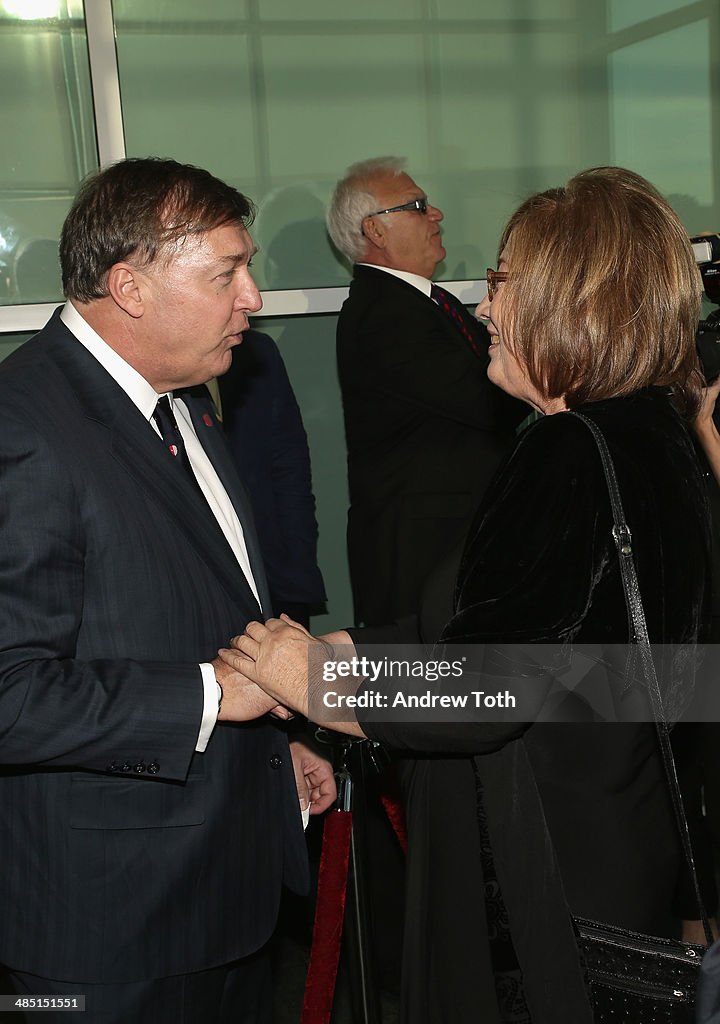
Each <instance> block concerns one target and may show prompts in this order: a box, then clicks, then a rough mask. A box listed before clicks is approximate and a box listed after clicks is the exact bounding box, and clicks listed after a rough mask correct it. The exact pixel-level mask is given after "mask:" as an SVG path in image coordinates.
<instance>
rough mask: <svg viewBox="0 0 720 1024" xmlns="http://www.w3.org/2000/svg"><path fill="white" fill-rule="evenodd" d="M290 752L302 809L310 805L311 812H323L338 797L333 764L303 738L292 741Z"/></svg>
mask: <svg viewBox="0 0 720 1024" xmlns="http://www.w3.org/2000/svg"><path fill="white" fill-rule="evenodd" d="M290 753H291V755H292V762H293V769H294V771H295V784H296V785H297V791H298V800H299V801H300V808H301V810H303V811H305V810H307V808H308V805H309V806H310V813H311V814H322V812H323V811H326V810H327V809H328V807H331V806H332V805H333V803H334V802H335V799H336V797H337V787H336V786H335V776H334V775H333V770H332V765H331V764H330V762H329V761H327V760H326V759H325V758H324V757H320V756H319V754H317V753H316V752H315V751H314V750H313V749H312V747H310V746H309V745H308V744H307V743H304V742H303V741H302V740H292V741H291V743H290Z"/></svg>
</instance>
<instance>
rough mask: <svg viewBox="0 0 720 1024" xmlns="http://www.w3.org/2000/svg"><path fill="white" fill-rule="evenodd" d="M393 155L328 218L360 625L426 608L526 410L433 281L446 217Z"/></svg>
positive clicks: (346, 189) (349, 189)
mask: <svg viewBox="0 0 720 1024" xmlns="http://www.w3.org/2000/svg"><path fill="white" fill-rule="evenodd" d="M403 167H404V161H403V160H400V159H398V158H394V157H383V158H379V159H376V160H367V161H364V162H363V163H360V164H355V165H353V166H352V167H351V168H349V170H348V172H347V174H346V176H345V178H343V179H342V180H341V181H340V182H339V183H338V185H337V187H336V189H335V194H334V196H333V200H332V204H331V207H330V211H329V215H328V227H329V231H330V235H331V237H332V239H333V242H334V243H335V245H336V246H337V248H338V249H339V250H340V251H341V252H342V253H343V255H344V256H345V257H346V258H347V259H348V260H349V261H350V262H351V263H353V264H354V268H353V281H352V284H351V285H350V296H349V298H348V299H347V301H346V302H345V304H344V305H343V308H342V311H341V313H340V319H339V321H338V333H337V354H338V370H339V375H340V386H341V389H342V397H343V408H344V415H345V431H346V439H347V448H348V479H349V487H350V511H349V515H348V554H349V559H350V577H351V581H352V587H353V596H354V601H355V613H356V621H357V622H358V623H363V624H364V625H382V624H384V623H387V622H390V621H392V620H393V619H395V618H398V617H401V616H403V615H406V614H412V613H414V612H416V611H417V610H418V607H419V603H420V602H419V596H420V590H421V587H422V584H423V581H424V580H425V578H426V577H427V575H428V574H429V573H430V571H431V570H432V569H433V568H434V567H435V566H436V565H437V564H438V562H440V561H441V560H442V559H443V557H444V556H446V555H447V554H448V553H449V552H451V551H452V550H453V548H455V547H456V546H457V545H458V544H459V543H460V542H461V540H462V538H463V537H464V535H465V533H466V531H467V528H468V526H469V521H470V517H471V515H472V513H473V510H474V508H475V506H476V505H477V503H478V499H479V498H480V496H481V495H482V493H483V492H484V490H485V487H486V485H487V483H488V482H489V480H490V478H491V476H492V475H493V473H494V471H495V468H496V467H497V465H498V462H499V461H500V459H501V458H502V456H503V454H504V453H505V452H506V450H507V448H508V446H509V444H510V443H511V441H512V437H513V428H514V427H515V426H516V425H517V424H518V423H519V422H520V421H521V420H522V419H524V417H525V416H526V415H527V413H528V412H529V410H528V408H527V407H526V406H524V405H523V404H522V403H519V402H515V401H514V400H508V398H507V396H504V395H502V394H501V393H500V392H499V391H498V389H497V388H495V386H494V385H493V384H491V383H490V382H489V381H488V379H487V376H486V370H487V366H488V361H489V357H488V351H487V350H488V344H489V342H488V339H487V334H486V331H485V328H484V327H483V326H481V325H480V324H479V323H478V322H477V321H476V320H475V319H474V318H473V317H472V316H470V315H469V314H468V313H467V311H466V310H465V308H464V306H462V304H461V303H460V302H459V301H458V300H457V299H456V298H455V297H454V296H452V295H450V294H449V293H448V292H446V291H444V290H442V289H437V288H436V286H434V285H433V284H432V282H431V280H430V279H431V277H432V275H433V274H434V272H435V268H436V267H437V265H438V263H439V262H440V261H441V260H442V259H443V258H444V256H445V249H444V247H443V244H442V237H441V228H440V222H441V221H442V217H443V215H442V213H441V211H440V210H439V209H438V208H437V207H435V206H433V205H432V204H431V203H429V201H428V198H427V196H426V195H425V193H424V192H423V190H422V189H421V188H420V187H419V186H418V185H417V184H416V183H415V182H414V181H413V179H412V178H411V177H410V176H409V175H408V174H406V173H405V171H404V170H403Z"/></svg>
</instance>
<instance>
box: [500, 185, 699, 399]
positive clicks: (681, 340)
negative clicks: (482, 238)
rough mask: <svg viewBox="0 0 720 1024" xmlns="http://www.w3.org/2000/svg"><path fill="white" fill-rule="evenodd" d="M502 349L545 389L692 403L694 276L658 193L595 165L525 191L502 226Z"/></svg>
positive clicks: (695, 384) (554, 394) (674, 220)
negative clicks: (660, 392) (505, 339)
mask: <svg viewBox="0 0 720 1024" xmlns="http://www.w3.org/2000/svg"><path fill="white" fill-rule="evenodd" d="M500 255H501V257H502V258H503V259H504V260H505V261H506V262H507V264H508V270H509V275H510V276H509V278H508V280H507V282H506V283H505V284H504V285H503V288H504V290H505V294H504V300H505V307H506V308H507V310H508V312H507V314H506V316H507V318H508V321H509V323H508V326H509V347H510V349H511V351H512V352H513V353H514V354H515V355H516V356H517V358H518V359H519V360H520V362H521V363H523V364H524V365H525V366H526V367H527V372H528V375H529V377H530V380H531V381H532V383H533V384H534V386H535V387H536V388H537V389H538V390H539V391H540V392H541V394H543V395H545V396H546V397H547V398H560V397H562V396H564V397H565V401H566V402H567V405H568V407H569V408H573V407H574V406H577V405H580V404H582V403H583V402H593V401H600V400H601V399H605V398H613V397H618V396H621V395H629V394H631V393H632V392H634V391H638V390H639V389H640V388H644V387H648V386H651V385H656V386H665V387H668V388H670V389H672V391H673V393H674V394H675V396H676V398H677V400H678V404H679V406H680V408H681V409H682V411H683V412H685V414H686V415H692V414H693V413H694V412H696V411H697V408H698V404H699V398H700V388H701V386H702V378H701V376H700V371H699V364H698V359H697V354H696V350H695V333H696V329H697V322H698V316H699V309H700V296H701V293H702V284H701V280H700V274H699V272H698V269H697V266H696V264H695V261H694V259H693V254H692V250H691V247H690V242H689V240H688V236H687V232H686V231H685V229H684V228H683V226H682V224H681V222H680V220H679V218H678V216H677V215H676V214H675V213H674V211H673V210H672V209H671V207H670V206H669V205H668V204H667V203H666V201H665V200H664V199H663V197H662V196H661V195H660V193H659V192H658V191H657V190H656V189H655V188H654V187H653V186H652V185H651V184H650V182H648V181H646V180H645V179H644V178H641V177H640V175H638V174H635V173H633V172H632V171H628V170H624V169H623V168H621V167H596V168H593V169H592V170H588V171H583V172H582V173H581V174H577V175H575V177H574V178H571V179H570V181H569V182H568V183H567V185H566V186H565V187H564V188H558V189H550V190H549V191H547V192H541V193H538V194H537V195H534V196H531V197H530V198H529V199H528V200H526V201H525V202H524V203H523V204H522V206H520V208H519V209H518V210H517V211H516V212H515V213H514V214H513V216H512V217H511V218H510V221H509V222H508V224H507V227H506V228H505V231H504V232H503V236H502V239H501V242H500Z"/></svg>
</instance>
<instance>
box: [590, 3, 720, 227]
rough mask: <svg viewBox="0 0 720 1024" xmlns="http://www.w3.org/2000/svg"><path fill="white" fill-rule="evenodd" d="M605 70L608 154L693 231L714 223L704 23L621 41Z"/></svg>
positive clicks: (710, 106) (708, 90)
mask: <svg viewBox="0 0 720 1024" xmlns="http://www.w3.org/2000/svg"><path fill="white" fill-rule="evenodd" d="M610 71H611V75H610V82H611V111H612V127H613V161H614V162H615V163H618V164H621V165H622V166H627V167H632V168H633V169H634V170H636V171H639V172H640V174H644V175H645V176H646V177H648V178H650V179H651V180H652V181H653V182H654V183H655V184H656V185H657V187H658V188H659V189H660V191H661V192H663V193H664V194H665V195H667V196H668V198H670V199H671V201H672V202H673V203H674V205H675V206H676V208H677V211H678V213H679V214H680V215H681V216H682V217H683V218H684V221H685V224H686V226H687V227H688V229H689V230H690V231H700V230H703V229H705V230H708V229H709V228H710V226H714V225H715V224H717V223H719V222H718V220H717V217H718V215H720V211H718V210H717V208H715V207H714V205H713V204H714V201H715V169H714V161H713V138H712V97H711V92H710V81H711V76H710V49H709V31H708V23H707V22H706V21H698V22H695V23H694V24H691V25H687V26H685V27H683V28H679V29H676V30H674V31H671V32H665V33H663V34H662V35H659V36H651V37H650V38H649V39H644V40H642V42H638V43H635V44H634V45H632V46H626V47H624V48H623V49H622V50H618V51H616V52H615V53H613V54H612V55H611V57H610Z"/></svg>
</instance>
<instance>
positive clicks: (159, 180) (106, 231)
mask: <svg viewBox="0 0 720 1024" xmlns="http://www.w3.org/2000/svg"><path fill="white" fill-rule="evenodd" d="M253 216H254V209H253V205H252V203H251V202H250V200H249V199H247V197H246V196H244V195H242V193H241V192H238V191H237V190H236V189H234V188H232V186H230V185H226V184H225V182H223V181H220V180H219V179H218V178H215V177H214V176H213V175H212V174H210V172H209V171H204V170H202V169H201V168H199V167H193V166H191V165H190V164H179V163H177V162H176V161H175V160H161V159H158V158H154V157H152V158H147V159H129V160H120V161H119V162H118V163H116V164H112V165H111V166H110V167H106V168H104V169H103V170H100V171H97V172H96V173H95V174H93V175H91V176H90V177H88V178H86V180H85V181H84V182H83V184H82V185H81V187H80V191H79V192H78V194H77V197H76V199H75V202H74V203H73V205H72V208H71V210H70V212H69V213H68V215H67V217H66V219H65V223H64V224H63V229H62V234H61V237H60V265H61V268H62V280H63V290H64V292H65V295H67V296H68V297H69V298H73V299H79V300H80V301H82V302H89V301H90V300H91V299H100V298H103V297H104V296H105V295H107V287H106V285H107V273H108V271H109V270H110V268H111V267H112V266H113V264H115V263H117V262H119V261H120V260H126V259H128V258H129V257H134V258H136V259H138V260H140V262H141V265H147V264H149V263H152V262H153V261H154V260H156V259H157V258H158V256H159V255H162V254H164V253H167V252H168V250H169V249H170V247H171V246H172V245H173V244H174V243H180V242H182V240H183V239H184V238H186V237H187V236H188V235H192V234H201V233H202V232H205V231H212V229H213V228H217V227H221V226H222V225H223V224H229V223H238V224H241V225H243V226H245V227H247V226H248V225H249V224H251V223H252V220H253Z"/></svg>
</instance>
